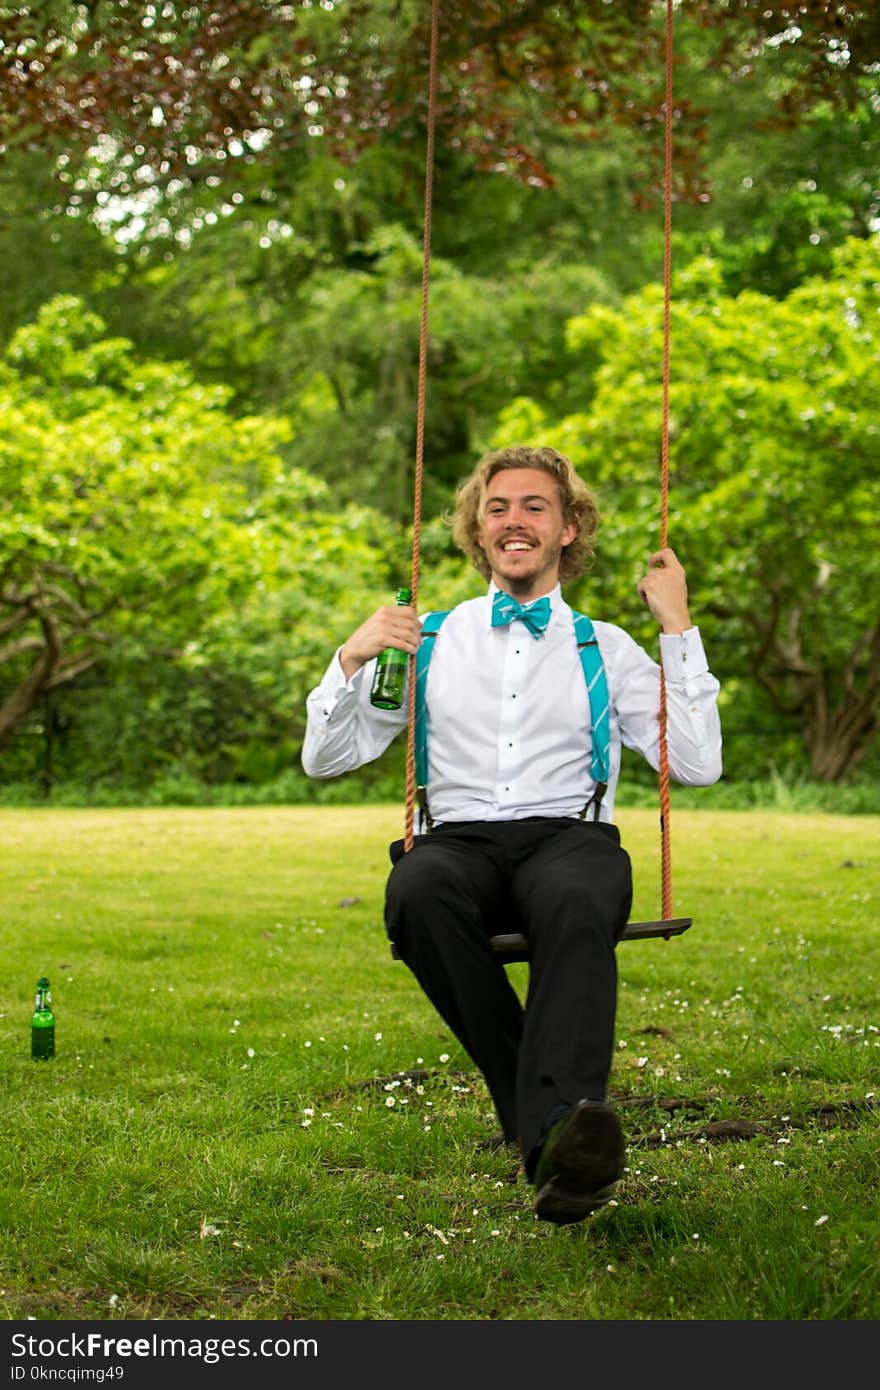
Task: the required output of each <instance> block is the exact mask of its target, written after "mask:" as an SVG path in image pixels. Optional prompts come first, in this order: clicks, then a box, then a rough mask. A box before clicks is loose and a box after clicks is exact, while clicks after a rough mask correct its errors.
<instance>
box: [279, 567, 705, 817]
mask: <svg viewBox="0 0 880 1390" xmlns="http://www.w3.org/2000/svg"><path fill="white" fill-rule="evenodd" d="M495 592H496V589H495V585H494V584H491V585H490V587H489V592H488V594H485V595H483V596H481V597H480V598H475V599H470V600H468V601H467V602H465V603H461V604H459V605H458V607H457V608H454V609H453V610H452V611H451V612H450V614H449V616H448V617H447V618H446V620H445V622H444V623H443V626H442V628H441V629H440V631H439V633H438V635H437V636H436V637H435V638H434V639H433V640H434V651H433V653H432V655H431V663H430V667H429V670H428V684H427V692H426V703H427V719H428V804H429V808H430V812H431V817H432V819H433V821H434V822H435V824H436V823H440V822H443V821H480V820H493V821H494V820H521V819H522V818H523V817H525V816H578V815H580V814H581V812H582V811H583V809H584V807H585V806H586V805H587V803H588V802H589V801H590V799H591V797H592V795H593V790H594V783H593V779H592V777H591V776H590V705H589V698H588V696H587V689H586V684H585V681H584V673H583V668H582V666H581V660H580V655H579V653H578V649H577V644H576V642H575V637H574V620H573V618H572V613H571V609H570V608H569V606H568V604H567V603H566V602H565V601H564V599H563V598H562V595H561V591H560V589H559V586H558V585H557V587H556V588H555V589H554V590H553V592H552V593H551V594H550V596H549V597H550V603H551V616H550V622H549V624H548V626H547V629H546V631H545V632H544V633H542V634H541V636H540V637H538V638H535V637H533V636H532V634H531V632H530V631H529V630H528V629H527V628H526V626H525V624H524V623H522V622H521V621H519V620H518V619H517V620H514V621H513V622H512V623H510V625H509V626H507V627H497V628H493V627H492V599H493V596H494V594H495ZM593 625H594V627H595V630H596V638H597V640H598V643H599V650H600V652H601V653H602V660H603V663H604V665H605V675H606V679H607V682H608V696H609V703H610V711H609V714H610V729H609V737H610V745H611V746H610V762H611V766H610V774H609V779H608V789H607V791H606V793H605V796H604V798H603V801H602V807H601V813H600V819H602V820H605V821H610V820H611V819H612V816H613V811H614V794H615V790H616V787H617V781H618V777H619V775H620V753H621V745H625V746H626V747H627V748H633V749H635V750H637V751H638V752H639V753H642V754H643V755H644V757H645V758H647V760H648V762H649V763H650V764H651V766H652V767H653V768H655V769H656V768H657V767H658V766H659V759H660V737H659V725H658V711H659V706H660V667H659V666H658V665H657V663H656V662H655V661H652V659H651V657H650V656H649V655H648V653H647V652H646V651H644V650H643V648H642V647H640V646H639V645H638V643H636V642H635V641H634V640H633V638H632V637H630V636H629V634H628V633H626V632H624V630H623V629H622V628H620V627H615V626H614V624H613V623H603V622H597V621H595V620H594V624H593ZM660 655H661V660H662V662H663V669H664V672H665V675H666V711H667V736H666V745H667V750H668V755H669V772H670V776H671V777H673V778H674V779H675V780H676V781H677V782H682V783H685V784H687V785H689V786H708V785H710V784H711V783H712V782H716V781H717V780H718V778H719V777H720V776H721V724H720V720H719V717H718V690H719V685H718V681H717V680H716V678H715V677H714V676H713V675H712V674H711V672H710V671H709V667H708V664H707V661H706V655H705V652H704V650H703V643H702V640H701V638H700V633H699V630H698V629H697V628H696V627H692V628H690V629H689V630H688V631H687V632H684V633H682V634H681V635H678V634H675V635H670V634H668V633H661V634H660ZM374 669H375V661H370V662H368V663H367V664H366V665H365V666H363V667H361V669H360V670H358V671H356V672H355V673H354V675H353V676H352V677H351V680H346V678H345V675H344V673H343V670H342V667H341V665H340V662H339V652H338V651H337V653H336V654H335V656H334V657H333V660H332V661H331V663H330V665H329V667H328V669H327V671H326V673H325V675H324V678H323V680H322V681H321V683H320V685H318V686H317V687H316V688H315V689H314V690H313V691H312V692H311V694H310V695H309V696H308V700H307V702H306V708H307V713H308V722H307V727H306V736H305V741H304V744H303V750H302V764H303V768H304V770H305V772H306V773H307V774H308V776H310V777H336V776H338V775H339V774H340V773H343V772H350V771H352V770H353V769H355V768H358V767H361V766H363V764H364V763H368V762H371V761H372V760H373V759H374V758H377V757H378V756H379V754H380V753H382V752H384V750H385V749H386V748H387V747H388V745H389V743H390V742H391V740H392V739H393V738H394V737H395V735H396V734H398V733H400V731H401V730H402V729H405V728H406V724H407V707H408V704H407V702H408V697H407V694H406V692H405V693H404V700H403V704H402V706H401V708H400V709H399V710H379V709H375V708H374V707H373V706H372V705H371V704H370V687H371V685H372V681H373V672H374ZM590 815H591V816H592V815H593V812H592V811H591V812H590Z"/></svg>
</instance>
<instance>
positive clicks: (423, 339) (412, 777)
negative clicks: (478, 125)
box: [403, 0, 439, 853]
mask: <svg viewBox="0 0 880 1390" xmlns="http://www.w3.org/2000/svg"><path fill="white" fill-rule="evenodd" d="M438 13H439V0H431V56H430V61H429V70H428V134H427V151H426V154H425V214H424V233H423V239H422V308H421V318H420V323H419V386H418V403H417V406H416V468H415V483H414V488H415V503H414V507H413V538H412V575H411V578H410V589H411V591H412V598H411V600H410V601H411V603H412V606H413V608H416V607H417V606H418V601H419V551H420V548H421V536H422V477H423V474H424V459H425V382H426V378H427V374H428V372H427V368H428V289H429V271H430V266H431V209H432V200H433V187H434V127H435V125H436V123H437V39H438V32H439V20H438ZM415 728H416V659H415V656H411V657H410V659H409V718H408V721H407V740H406V814H405V820H404V833H403V847H404V851H405V852H407V853H408V852H409V851H410V850H411V849H412V845H413V819H414V815H415V802H416V752H415V748H416V740H415Z"/></svg>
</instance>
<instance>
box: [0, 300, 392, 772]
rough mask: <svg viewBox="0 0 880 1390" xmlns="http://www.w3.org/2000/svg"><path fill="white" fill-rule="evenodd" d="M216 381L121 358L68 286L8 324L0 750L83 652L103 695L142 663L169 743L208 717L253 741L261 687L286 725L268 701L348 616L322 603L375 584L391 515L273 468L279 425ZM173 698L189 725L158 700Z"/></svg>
mask: <svg viewBox="0 0 880 1390" xmlns="http://www.w3.org/2000/svg"><path fill="white" fill-rule="evenodd" d="M228 395H229V392H228V390H226V389H224V388H221V387H219V386H211V387H205V386H204V385H202V384H200V383H198V382H197V381H195V380H194V379H193V378H192V376H191V374H190V373H189V372H188V371H187V370H186V369H184V368H183V367H181V366H179V365H169V364H157V363H153V362H145V361H139V360H137V359H136V358H135V357H134V356H133V354H132V352H131V348H130V344H129V343H128V342H126V341H125V340H122V339H109V338H107V337H106V336H105V335H104V327H103V324H102V322H101V321H100V319H98V318H97V316H95V315H93V314H90V313H89V312H87V311H86V310H85V309H84V307H83V305H82V303H81V302H80V301H78V300H76V299H73V298H69V297H61V298H58V299H55V300H53V301H51V302H50V303H49V304H47V305H46V306H45V307H44V308H43V309H42V310H41V312H40V314H39V315H38V317H37V319H36V321H35V322H34V323H33V324H31V325H28V326H27V327H25V328H22V329H20V330H19V331H18V332H17V333H16V334H15V335H14V337H13V339H12V342H11V344H10V346H9V349H8V351H7V353H6V359H5V361H4V363H3V364H2V368H0V491H2V494H3V496H4V498H5V501H6V505H5V507H4V511H3V514H2V519H0V614H2V617H0V637H2V640H3V645H2V648H0V670H2V672H3V693H2V696H0V747H5V746H6V745H8V744H9V742H10V741H11V740H12V739H13V737H14V736H15V735H16V733H18V732H19V731H20V730H21V729H22V728H23V726H24V725H25V723H26V721H27V720H28V717H29V716H30V715H31V713H32V712H33V711H34V710H35V709H36V708H37V707H38V705H39V704H40V702H41V701H42V700H44V698H45V697H46V696H47V695H48V694H50V693H51V692H53V691H59V690H62V689H65V688H70V687H72V686H75V685H77V684H78V685H79V686H80V687H81V688H82V687H84V686H85V684H86V683H87V680H88V679H90V678H91V679H94V675H95V672H96V668H97V667H98V666H99V665H100V667H101V670H102V672H103V673H104V678H105V679H106V678H107V677H108V674H109V676H110V678H111V680H112V678H113V676H114V675H115V677H117V678H118V679H119V681H120V687H119V688H120V690H122V688H123V686H124V684H125V675H126V672H129V673H130V672H131V671H133V670H139V671H140V673H141V675H140V689H141V692H142V693H143V692H144V691H146V690H147V689H148V688H149V692H150V693H149V700H152V701H153V707H154V708H153V713H154V716H155V719H154V722H155V724H156V726H157V728H156V736H157V741H160V740H161V738H162V737H163V733H162V730H164V735H165V736H167V740H168V744H167V747H170V748H172V749H173V747H174V745H175V744H176V743H179V744H180V745H181V746H185V745H186V743H187V740H189V739H190V738H191V736H192V732H193V726H194V725H196V724H199V721H201V725H202V726H203V727H204V728H205V730H206V731H207V732H206V733H205V735H204V737H203V739H202V744H201V751H202V752H203V751H204V748H205V746H207V745H208V744H211V745H212V746H213V747H215V748H216V746H217V745H218V743H219V742H220V741H222V740H220V739H218V736H217V729H218V728H219V727H221V726H223V727H225V729H226V739H227V742H230V743H232V742H235V740H236V738H239V737H246V738H247V737H250V736H251V734H252V732H253V730H252V727H251V726H249V725H248V711H249V710H251V709H255V708H258V707H262V708H264V709H265V707H266V705H267V691H269V692H270V693H271V696H272V698H273V699H276V701H277V703H275V704H272V701H271V700H269V701H268V703H269V704H270V705H271V713H272V716H273V718H274V721H275V733H276V737H277V738H278V740H279V741H282V740H283V739H284V738H285V737H287V738H289V737H291V736H292V734H293V732H295V729H296V722H297V721H296V718H293V719H286V720H284V721H283V722H282V718H281V717H279V710H283V709H284V708H285V707H286V705H287V704H288V703H290V702H291V701H292V702H293V703H296V704H297V705H298V704H299V703H301V699H302V698H304V693H305V692H304V689H303V685H304V682H305V680H306V679H307V676H306V667H307V665H308V662H309V659H310V656H311V655H313V654H314V653H315V652H316V651H317V649H318V647H319V646H320V648H321V652H322V658H324V659H325V658H326V643H327V641H328V632H329V633H331V634H333V633H335V631H336V624H338V623H339V622H340V621H341V622H347V621H348V620H349V618H350V613H349V612H348V611H345V612H343V614H342V615H341V617H340V615H334V612H333V603H334V599H336V598H338V596H339V594H340V591H341V590H342V589H344V588H347V587H348V586H351V585H354V588H355V590H356V589H357V585H358V581H359V580H363V579H364V578H365V577H366V576H369V579H368V583H367V586H366V587H367V590H368V592H369V585H370V584H375V583H382V582H383V581H384V582H387V583H389V584H390V582H391V581H390V576H389V574H388V568H387V566H388V553H389V549H390V546H389V542H388V537H387V530H388V528H387V525H385V524H384V523H382V521H381V519H380V518H378V517H377V516H375V515H373V514H370V513H368V512H366V511H365V510H361V511H354V510H351V509H345V508H341V509H339V510H338V511H336V510H334V509H331V506H330V503H329V498H328V494H327V491H326V489H325V488H324V487H323V485H322V484H321V483H320V482H319V481H317V480H315V479H313V478H310V477H309V475H308V474H306V473H304V472H303V471H301V470H296V469H290V468H287V467H286V466H285V464H284V462H283V460H282V458H281V454H280V452H279V451H280V449H281V447H282V446H283V445H284V444H285V442H286V441H287V439H288V436H289V426H288V425H287V424H286V423H284V422H281V421H279V420H276V419H271V418H268V417H248V418H235V417H233V416H231V415H230V414H229V413H228V411H227V410H226V402H227V399H228ZM351 602H352V603H353V602H354V596H353V595H352V596H351ZM158 671H167V673H168V674H167V676H165V677H162V678H160V676H159V675H158V674H157V672H158ZM309 674H310V675H313V676H316V675H317V674H318V672H317V671H316V670H314V669H312V670H311V671H310V672H309ZM196 687H200V689H199V691H198V695H197V697H196V694H195V691H196ZM182 691H186V692H188V693H187V695H186V696H185V698H181V692H182ZM243 692H244V693H243ZM245 695H246V697H245ZM187 699H190V700H191V701H192V702H193V703H194V704H197V705H198V706H199V710H198V714H197V716H196V715H193V717H192V718H191V719H190V720H189V721H187V719H185V718H183V717H182V716H181V713H180V708H175V702H177V705H178V706H179V707H185V706H186V702H187ZM149 700H146V702H145V704H149ZM224 700H225V701H226V704H225V707H224ZM233 706H234V707H235V708H236V710H237V714H236V717H235V718H234V719H229V718H228V714H229V710H230V708H232V707H233ZM206 707H207V708H209V709H210V716H209V715H208V714H206V712H205V711H206ZM68 708H69V707H68ZM74 708H75V706H74ZM143 715H144V707H142V708H141V709H140V710H139V711H135V713H134V715H133V716H132V721H130V722H134V723H137V726H138V730H139V732H140V733H141V734H142V733H143V729H144V726H145V721H144V718H143ZM120 717H121V716H120ZM297 717H298V716H297ZM80 722H81V723H82V722H83V721H82V720H80ZM146 723H147V724H148V723H149V720H147V721H146ZM248 729H250V732H248ZM243 731H244V732H243ZM153 746H155V745H153ZM166 755H167V748H166Z"/></svg>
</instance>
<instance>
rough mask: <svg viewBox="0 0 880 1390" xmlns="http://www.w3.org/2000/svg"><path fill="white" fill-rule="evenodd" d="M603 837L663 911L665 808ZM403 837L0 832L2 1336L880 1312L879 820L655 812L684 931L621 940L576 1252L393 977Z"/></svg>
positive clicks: (286, 823) (94, 824) (361, 832)
mask: <svg viewBox="0 0 880 1390" xmlns="http://www.w3.org/2000/svg"><path fill="white" fill-rule="evenodd" d="M673 807H675V801H674V792H673ZM619 824H620V826H621V829H622V832H623V836H624V843H625V844H626V845H627V847H628V848H629V850H630V853H631V854H632V856H633V859H634V863H635V865H636V873H637V896H636V902H635V905H634V910H633V915H634V916H635V917H652V916H655V915H657V911H658V901H659V867H658V864H659V843H658V840H659V837H658V832H657V816H656V812H651V811H641V810H621V811H620V813H619ZM401 833H402V812H401V810H400V808H398V807H378V808H377V807H366V808H359V807H344V808H342V807H340V808H337V807H332V808H331V807H324V808H320V809H314V808H294V809H288V808H279V807H252V808H240V809H207V810H205V809H185V810H171V809H161V810H145V811H139V810H127V809H126V810H63V811H53V810H43V811H36V810H27V811H24V810H22V811H16V810H4V811H0V856H2V883H3V912H2V922H0V958H2V960H3V964H4V968H3V971H2V978H0V1046H2V1059H3V1065H2V1078H3V1092H4V1097H3V1155H4V1162H3V1165H2V1178H0V1316H2V1317H4V1318H6V1319H11V1320H17V1319H25V1318H36V1319H40V1320H46V1319H49V1320H69V1319H102V1320H105V1319H106V1320H110V1319H172V1320H173V1319H187V1320H189V1319H198V1318H208V1317H216V1318H220V1319H266V1320H276V1319H291V1318H293V1319H332V1320H343V1319H395V1320H415V1319H431V1320H442V1319H454V1320H471V1319H474V1320H477V1319H479V1320H487V1319H507V1320H537V1319H540V1320H548V1319H556V1320H561V1319H565V1320H569V1319H580V1320H591V1319H630V1320H633V1319H639V1320H641V1319H650V1320H682V1319H687V1320H693V1319H731V1320H733V1319H736V1320H753V1319H769V1320H802V1319H823V1320H827V1319H847V1320H852V1319H859V1320H861V1319H875V1318H877V1317H878V1316H880V1261H878V1232H880V1197H878V1193H880V1123H878V1110H877V1096H878V1094H880V1086H878V1080H880V1076H878V1064H880V1031H878V1027H880V1002H878V957H880V932H878V928H877V923H876V913H877V905H878V885H880V818H875V817H867V816H862V817H852V818H848V817H842V816H826V815H809V814H798V815H784V814H779V813H759V812H749V813H746V812H721V811H711V812H699V811H688V810H680V811H676V810H674V816H673V841H674V843H673V861H674V862H673V871H674V882H675V911H676V913H682V914H688V915H692V916H693V917H694V919H695V925H694V927H693V929H692V930H691V931H690V932H688V933H686V934H685V935H684V936H682V937H679V938H674V939H672V940H670V941H668V942H666V941H662V940H657V941H647V942H641V943H638V942H629V943H624V944H622V945H621V947H620V950H619V952H618V961H619V968H620V1000H619V1011H618V1029H617V1051H616V1060H615V1068H614V1072H613V1075H612V1091H613V1094H614V1096H615V1098H616V1100H617V1102H618V1104H619V1106H620V1108H621V1116H622V1119H623V1123H624V1128H625V1130H626V1133H627V1138H628V1145H629V1158H628V1162H629V1167H628V1171H627V1174H626V1176H625V1179H624V1181H623V1182H622V1183H621V1184H620V1187H619V1191H618V1196H617V1200H616V1202H615V1203H614V1204H613V1205H612V1206H609V1207H606V1208H605V1209H603V1210H602V1211H601V1212H600V1213H598V1214H597V1215H596V1216H595V1217H594V1218H592V1219H591V1220H590V1221H588V1222H586V1223H583V1224H581V1225H577V1226H572V1227H564V1228H556V1227H552V1226H548V1225H546V1224H545V1223H542V1222H538V1221H537V1220H536V1219H535V1217H534V1215H533V1212H532V1207H531V1189H530V1188H529V1186H528V1185H527V1183H526V1182H525V1179H524V1178H523V1176H522V1174H521V1172H520V1171H519V1168H518V1165H517V1163H516V1162H515V1160H514V1158H513V1157H512V1156H511V1155H510V1154H509V1153H508V1152H506V1151H504V1150H501V1149H498V1148H494V1147H492V1146H491V1144H487V1141H490V1140H491V1137H492V1135H493V1134H494V1133H495V1130H496V1121H495V1117H494V1114H493V1113H492V1108H491V1104H490V1102H489V1099H488V1096H487V1094H486V1091H485V1088H484V1087H483V1085H482V1082H481V1079H480V1077H479V1076H478V1075H477V1074H476V1073H475V1072H474V1070H473V1068H472V1066H471V1064H470V1061H469V1059H468V1057H467V1056H466V1055H465V1054H464V1053H463V1052H462V1051H461V1049H460V1048H459V1046H458V1044H457V1043H456V1042H455V1040H454V1039H453V1038H452V1037H451V1035H450V1033H449V1031H448V1030H447V1029H446V1028H445V1026H444V1025H443V1023H442V1021H441V1020H439V1019H438V1018H437V1016H436V1015H435V1014H434V1013H433V1011H432V1010H431V1008H430V1006H429V1005H428V1004H427V1002H426V1001H425V1000H424V999H423V997H422V995H421V994H420V992H419V990H418V988H417V986H416V985H415V983H414V981H413V980H412V977H411V976H410V975H409V972H408V971H407V969H406V967H405V966H404V965H403V964H402V963H396V962H393V961H392V960H391V957H390V955H389V951H388V946H387V942H386V940H385V936H384V930H383V927H382V894H383V886H384V881H385V877H386V874H387V869H388V858H387V845H388V842H389V841H390V840H391V839H393V838H395V837H397V836H399V835H400V834H401ZM526 970H527V967H526V966H525V965H516V966H513V967H511V971H512V975H513V978H514V979H515V980H516V981H517V982H518V983H521V984H523V985H524V983H525V980H526ZM41 974H47V975H48V976H49V978H50V980H51V985H52V994H53V1001H54V1007H55V1012H56V1016H57V1042H56V1057H55V1059H54V1060H53V1061H51V1062H45V1063H38V1062H32V1061H31V1059H30V1011H31V1008H32V1006H33V996H34V992H35V985H36V980H37V978H38V976H39V975H41Z"/></svg>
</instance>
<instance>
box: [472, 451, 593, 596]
mask: <svg viewBox="0 0 880 1390" xmlns="http://www.w3.org/2000/svg"><path fill="white" fill-rule="evenodd" d="M505 468H540V469H541V470H542V471H543V472H544V473H548V474H549V475H550V477H551V478H554V479H555V480H556V484H557V487H558V488H559V499H560V501H561V503H562V515H563V519H564V520H565V521H566V522H573V523H574V524H575V525H576V527H577V535H576V536H575V538H574V540H573V541H571V542H570V543H569V544H568V545H566V546H564V547H563V550H562V556H561V559H560V562H559V579H560V583H562V584H567V583H569V582H570V581H571V580H573V579H577V578H578V577H579V576H580V575H582V574H584V573H585V571H586V570H588V569H589V568H590V566H591V565H592V563H593V557H594V555H595V550H596V536H597V534H598V531H599V506H598V503H597V501H596V498H595V497H594V496H593V493H592V492H591V491H590V489H589V488H588V487H587V485H586V483H585V482H584V481H583V480H582V479H581V478H580V477H579V476H578V474H577V473H576V472H575V468H574V465H573V464H572V463H571V461H570V460H569V459H567V458H566V457H565V455H564V454H560V453H559V451H558V450H557V449H553V448H550V447H548V446H539V447H537V448H531V447H529V446H528V445H524V444H517V445H513V446H511V447H510V448H508V449H496V450H494V451H493V452H492V453H490V454H484V456H483V457H482V458H481V459H480V461H479V463H478V464H477V465H476V467H475V468H474V471H473V472H472V473H471V475H470V477H469V478H466V479H465V481H464V482H463V483H461V485H460V486H459V488H458V490H457V492H456V494H455V507H454V510H453V512H452V514H451V516H448V517H447V520H448V521H449V523H450V525H451V527H452V539H453V540H454V541H455V544H456V545H457V546H458V548H459V549H460V550H463V551H464V553H465V555H467V557H468V559H469V560H470V561H471V564H473V565H474V566H475V568H476V569H478V570H479V571H480V574H481V575H482V576H483V578H484V579H491V577H492V568H491V566H490V564H489V561H488V560H487V558H486V552H485V551H484V550H483V547H482V546H481V545H480V520H481V512H482V507H483V502H484V500H485V496H486V489H487V488H488V486H489V483H490V482H491V480H492V479H493V478H494V477H495V474H496V473H500V472H501V471H502V470H503V469H505Z"/></svg>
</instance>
